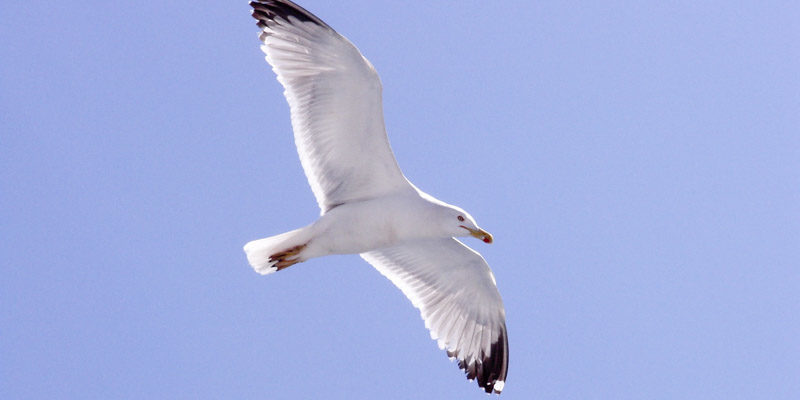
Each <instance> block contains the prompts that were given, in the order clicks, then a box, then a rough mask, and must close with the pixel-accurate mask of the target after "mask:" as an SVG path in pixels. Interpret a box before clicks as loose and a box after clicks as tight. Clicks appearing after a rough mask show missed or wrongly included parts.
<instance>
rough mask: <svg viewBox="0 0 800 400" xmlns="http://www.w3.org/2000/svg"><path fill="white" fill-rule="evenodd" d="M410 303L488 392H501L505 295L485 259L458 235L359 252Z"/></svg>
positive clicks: (450, 353)
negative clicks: (457, 236) (455, 237)
mask: <svg viewBox="0 0 800 400" xmlns="http://www.w3.org/2000/svg"><path fill="white" fill-rule="evenodd" d="M361 256H362V257H363V258H364V259H365V260H367V262H369V263H370V264H372V266H374V267H375V269H377V270H378V271H379V272H380V273H381V274H383V275H384V276H385V277H387V278H389V280H390V281H392V283H394V284H395V286H397V287H398V288H400V290H401V291H402V292H403V294H405V295H406V297H408V298H409V300H411V303H412V304H413V305H414V307H417V308H418V309H419V310H420V314H421V315H422V319H423V320H424V321H425V326H426V327H427V328H428V329H429V330H430V332H431V337H432V338H433V339H434V340H436V341H437V342H438V344H439V347H440V348H442V349H445V350H447V354H448V356H450V357H454V358H456V359H458V366H459V367H460V368H461V369H463V370H464V371H465V373H466V375H467V378H469V379H477V380H478V384H479V385H480V386H481V387H482V388H484V390H485V391H486V392H487V393H491V392H492V391H494V392H497V393H500V392H501V391H502V390H503V386H504V385H505V379H506V374H507V371H508V339H507V334H506V324H505V310H504V309H503V300H502V299H501V298H500V293H499V292H498V290H497V286H496V285H495V281H494V276H493V275H492V271H491V270H490V269H489V265H488V264H487V263H486V261H485V260H484V259H483V257H481V255H480V254H478V253H476V252H475V251H474V250H472V249H470V248H469V247H467V246H465V245H464V244H463V243H461V242H460V241H458V240H456V239H453V238H447V239H435V240H430V239H428V240H420V241H414V242H407V243H405V244H402V245H399V246H394V247H390V248H385V249H380V250H375V251H370V252H367V253H363V254H361Z"/></svg>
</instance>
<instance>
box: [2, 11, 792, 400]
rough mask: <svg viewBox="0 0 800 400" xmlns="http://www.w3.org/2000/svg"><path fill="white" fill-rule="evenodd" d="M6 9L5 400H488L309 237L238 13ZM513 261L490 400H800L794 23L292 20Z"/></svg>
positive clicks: (400, 153) (376, 282) (639, 16)
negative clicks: (289, 237) (351, 58)
mask: <svg viewBox="0 0 800 400" xmlns="http://www.w3.org/2000/svg"><path fill="white" fill-rule="evenodd" d="M15 3H18V4H12V2H4V3H2V4H0V15H3V16H4V17H5V18H3V20H4V23H3V24H2V25H0V37H2V38H3V40H2V41H0V183H1V184H2V186H1V187H0V205H2V206H0V228H1V229H0V235H2V240H0V259H2V266H3V271H4V275H5V276H4V278H3V279H2V280H0V360H2V362H0V398H15V399H51V398H81V399H85V398H118V399H123V398H239V399H264V398H269V399H298V398H328V399H352V398H382V399H407V398H429V399H433V398H441V399H445V398H459V399H467V398H481V399H484V398H486V395H485V394H483V392H482V391H481V390H479V388H478V387H477V385H476V384H475V383H474V382H467V381H466V380H465V379H464V378H463V374H462V372H461V371H459V370H458V368H457V366H456V365H455V364H454V363H451V362H449V361H448V360H447V358H446V356H445V354H444V352H442V351H440V350H439V349H438V348H437V346H436V344H435V342H434V341H432V340H430V337H429V335H428V332H427V331H426V330H425V329H424V325H423V322H422V320H421V319H420V317H419V313H418V311H417V310H415V309H414V308H413V307H412V306H411V303H410V302H409V301H408V300H407V299H406V298H405V297H404V296H403V295H402V294H401V293H400V291H399V290H397V289H396V288H395V287H394V286H392V284H391V283H390V282H389V281H388V280H386V279H385V278H383V277H382V276H381V275H380V274H378V273H377V272H376V271H374V270H373V269H372V268H371V267H370V266H369V265H368V264H367V263H365V262H364V261H363V260H361V259H360V258H359V257H358V256H355V255H349V256H334V257H326V258H321V259H315V260H311V261H309V262H306V263H303V264H298V265H295V266H293V267H291V268H289V269H287V270H285V271H281V272H280V273H277V274H273V275H269V276H259V275H258V274H256V273H255V272H253V270H252V269H251V268H250V267H249V266H248V264H247V261H246V259H245V255H244V253H243V251H242V246H243V245H244V243H246V242H247V241H250V240H253V239H257V238H261V237H266V236H270V235H273V234H277V233H281V232H284V231H288V230H290V229H294V228H297V227H300V226H303V225H305V224H308V223H310V222H312V221H313V220H314V219H315V218H316V217H317V215H318V212H319V211H318V209H317V206H316V202H315V201H314V198H313V195H312V193H311V190H310V189H309V187H308V184H307V182H306V180H305V177H304V175H303V171H302V169H301V167H300V163H299V161H298V158H297V154H296V150H295V148H294V144H293V138H292V135H291V126H290V121H289V111H288V106H287V105H286V101H285V99H284V98H283V96H282V88H281V87H280V85H279V84H278V82H277V81H276V80H275V77H274V75H273V73H272V72H271V70H270V68H269V66H268V65H267V63H266V62H265V61H264V58H263V54H262V53H261V51H260V50H259V42H258V40H257V28H256V26H255V21H254V20H253V19H252V18H251V17H250V15H249V10H250V8H249V6H248V5H247V2H246V1H235V2H233V1H226V2H219V1H195V2H191V3H186V2H132V3H118V2H100V1H73V2H52V1H50V2H44V1H27V2H15ZM300 4H301V5H302V6H304V7H305V8H307V9H308V10H310V11H311V12H313V13H314V14H316V15H317V16H319V17H320V18H322V19H323V20H324V21H326V22H327V23H328V24H329V25H331V26H332V27H333V28H334V29H336V30H337V31H338V32H340V33H341V34H343V35H345V36H346V37H348V38H349V39H350V40H351V41H352V42H353V43H354V44H355V45H356V46H357V47H358V48H359V49H360V50H361V51H362V53H364V55H365V56H366V57H367V58H368V59H369V60H370V61H371V62H372V63H373V65H374V66H375V67H376V69H377V70H378V72H379V73H380V75H381V79H382V82H383V88H384V110H385V117H386V125H387V129H388V132H389V138H390V141H391V143H392V147H393V149H394V151H395V154H396V156H397V159H398V162H399V164H400V166H401V168H402V169H403V171H404V173H405V174H406V176H407V177H408V178H409V179H410V180H411V181H412V182H414V184H415V185H417V186H418V187H420V188H421V189H422V190H424V191H426V192H428V193H430V194H432V195H434V196H436V197H438V198H440V199H441V200H443V201H446V202H449V203H452V204H455V205H458V206H460V207H462V208H464V209H466V210H467V211H469V212H470V214H472V215H473V216H474V217H475V218H476V220H477V221H478V223H479V224H480V225H481V227H483V228H485V229H486V230H488V231H489V232H491V233H492V234H493V235H494V238H495V243H494V244H491V245H486V244H484V243H482V242H480V241H478V240H470V239H466V240H465V242H466V243H467V244H468V245H469V246H471V247H473V248H474V249H476V250H477V251H479V252H480V253H482V254H483V256H484V257H485V258H486V259H487V261H488V262H489V265H490V266H491V267H492V268H493V270H494V274H495V276H496V278H497V284H498V287H499V289H500V292H501V294H502V295H503V299H504V302H505V307H506V313H507V325H508V334H509V347H510V363H509V375H508V380H507V383H506V386H505V390H504V392H503V395H502V398H503V399H507V400H510V399H564V398H584V399H586V398H589V399H612V398H613V399H643V398H647V399H675V398H684V399H752V398H769V399H797V398H800V379H799V378H800V340H798V338H800V313H798V311H800V79H798V71H800V48H798V45H797V43H798V41H800V28H799V27H798V24H797V21H800V6H798V5H797V4H796V3H794V2H777V1H775V2H758V3H755V2H754V3H752V4H747V3H745V2H733V3H731V2H702V3H698V2H689V1H679V2H672V3H670V4H660V3H659V4H647V5H646V4H643V3H641V2H634V1H630V2H606V3H605V4H603V5H594V4H584V3H583V2H572V1H566V2H543V3H539V2H527V1H526V2H523V1H510V2H509V1H507V2H502V3H497V4H494V3H486V2H477V1H464V2H459V3H458V6H454V5H452V4H449V2H424V3H423V2H420V4H417V5H414V6H409V5H408V4H409V3H407V2H386V3H383V2H373V1H367V0H363V1H346V2H325V1H320V0H317V1H312V0H308V1H303V2H301V3H300Z"/></svg>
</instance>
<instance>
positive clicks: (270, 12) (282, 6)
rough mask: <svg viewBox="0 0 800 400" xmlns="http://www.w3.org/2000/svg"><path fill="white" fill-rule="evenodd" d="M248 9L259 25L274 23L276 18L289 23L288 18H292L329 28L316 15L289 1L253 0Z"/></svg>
mask: <svg viewBox="0 0 800 400" xmlns="http://www.w3.org/2000/svg"><path fill="white" fill-rule="evenodd" d="M250 7H253V11H252V15H253V18H255V19H257V20H258V21H259V23H262V24H267V22H268V21H274V20H275V18H276V17H280V18H281V19H283V20H285V21H287V22H291V21H290V20H289V17H293V18H295V19H297V20H298V21H306V22H313V23H315V24H317V25H320V26H324V27H327V28H330V27H329V26H328V24H326V23H325V22H323V21H322V20H321V19H319V18H318V17H317V16H316V15H314V14H312V13H310V12H308V11H307V10H306V9H305V8H303V7H300V6H298V5H297V4H295V3H293V2H291V1H289V0H253V1H251V2H250Z"/></svg>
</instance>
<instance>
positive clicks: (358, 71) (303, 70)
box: [250, 0, 410, 214]
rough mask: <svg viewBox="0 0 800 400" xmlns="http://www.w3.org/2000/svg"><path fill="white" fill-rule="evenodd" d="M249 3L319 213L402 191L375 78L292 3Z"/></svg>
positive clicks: (344, 44) (356, 55)
mask: <svg viewBox="0 0 800 400" xmlns="http://www.w3.org/2000/svg"><path fill="white" fill-rule="evenodd" d="M250 5H251V6H252V7H253V17H254V18H255V19H257V20H258V26H259V27H260V28H261V30H262V32H261V34H260V35H259V38H260V39H261V41H262V42H263V45H262V46H261V49H262V50H263V51H264V53H265V54H266V59H267V62H269V63H270V65H272V70H273V71H275V73H276V74H277V75H278V81H280V83H281V84H282V85H283V87H284V88H285V89H286V90H285V92H284V95H285V96H286V100H287V101H288V102H289V107H290V108H291V113H292V127H293V128H294V138H295V144H296V145H297V151H298V153H299V155H300V161H301V162H302V164H303V169H304V170H305V172H306V177H307V178H308V181H309V183H310V185H311V189H312V190H313V192H314V195H315V196H316V198H317V203H319V207H320V209H321V210H322V213H323V214H324V213H325V212H326V211H328V210H330V209H331V208H333V207H335V206H337V205H339V204H342V203H345V202H348V201H352V200H360V199H368V198H372V197H377V196H381V195H385V194H387V193H390V192H393V191H397V190H400V189H406V190H407V189H409V188H410V185H409V184H408V181H407V180H406V179H405V177H404V176H403V174H402V172H400V168H399V167H398V166H397V161H396V160H395V158H394V154H392V150H391V147H390V146H389V139H388V138H387V137H386V129H385V128H384V123H383V107H382V103H381V90H382V89H381V82H380V78H378V73H377V72H376V71H375V69H374V68H373V67H372V65H371V64H370V63H369V61H367V59H366V58H364V56H362V55H361V53H360V52H359V51H358V49H356V47H355V46H353V44H352V43H350V42H349V41H348V40H347V39H346V38H344V37H342V36H341V35H339V34H338V33H336V31H334V30H333V29H331V27H330V26H328V25H327V24H326V23H324V22H322V20H320V19H319V18H317V17H316V16H314V15H313V14H311V13H309V12H308V11H306V10H304V9H303V8H302V7H300V6H298V5H296V4H294V3H292V2H291V1H286V0H276V1H261V0H260V1H251V2H250Z"/></svg>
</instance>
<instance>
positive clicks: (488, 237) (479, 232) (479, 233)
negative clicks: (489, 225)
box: [461, 225, 494, 243]
mask: <svg viewBox="0 0 800 400" xmlns="http://www.w3.org/2000/svg"><path fill="white" fill-rule="evenodd" d="M461 227H462V228H464V229H466V230H468V231H469V235H470V236H472V237H475V238H478V239H480V240H483V241H484V242H485V243H492V242H493V241H494V238H492V234H491V233H489V232H486V231H485V230H483V229H470V228H467V227H466V226H464V225H461Z"/></svg>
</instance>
